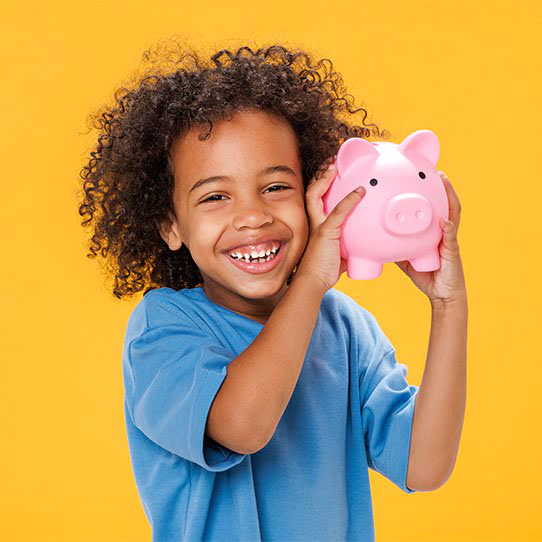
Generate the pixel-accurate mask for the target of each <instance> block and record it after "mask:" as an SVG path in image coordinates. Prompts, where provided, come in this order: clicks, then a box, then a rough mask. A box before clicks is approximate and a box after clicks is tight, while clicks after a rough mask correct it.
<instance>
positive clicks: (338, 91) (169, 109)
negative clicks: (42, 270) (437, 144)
mask: <svg viewBox="0 0 542 542" xmlns="http://www.w3.org/2000/svg"><path fill="white" fill-rule="evenodd" d="M171 43H172V46H171V47H170V46H169V44H168V43H167V42H166V48H165V54H164V55H162V56H160V51H159V48H157V49H156V50H153V48H152V47H151V48H149V49H148V50H146V51H145V52H144V53H143V59H144V61H146V62H149V63H150V66H151V67H150V68H149V69H148V70H147V71H146V72H145V73H144V74H143V76H142V77H139V78H138V79H137V80H136V82H135V84H131V85H123V86H121V87H120V88H119V89H118V90H116V91H115V92H114V97H115V105H113V106H112V107H109V106H107V105H105V106H102V108H101V109H100V110H98V112H96V113H94V114H90V115H89V117H88V119H87V122H88V125H89V126H90V128H95V129H97V130H99V136H98V138H97V144H96V146H95V147H94V149H93V150H92V152H90V158H89V159H88V162H87V163H86V165H85V166H84V167H83V169H82V170H81V171H80V174H79V176H80V179H81V180H82V187H80V192H79V193H78V198H79V202H78V203H79V207H78V210H79V214H80V215H81V216H82V217H85V220H83V221H82V222H81V225H82V226H83V227H90V228H91V229H92V231H91V234H92V236H91V238H90V240H89V245H88V249H89V250H90V252H89V253H88V254H87V257H89V258H96V256H98V255H101V256H102V258H103V259H104V261H105V262H106V264H108V265H107V272H108V274H109V276H112V277H114V284H113V295H114V296H115V297H117V298H119V299H121V298H122V297H124V296H132V295H134V294H136V293H137V292H139V291H141V290H144V293H143V295H145V294H146V293H147V292H148V291H150V290H153V289H155V288H160V287H164V286H168V287H170V288H173V289H175V290H179V289H181V288H194V287H196V286H199V285H201V284H202V283H203V279H202V275H201V273H200V271H199V269H198V267H197V266H196V264H195V262H194V260H193V259H192V257H191V255H190V252H189V250H188V249H187V247H186V246H185V245H183V246H182V247H181V248H180V249H179V250H175V251H172V250H170V249H169V247H168V246H167V244H166V243H165V242H164V240H163V239H162V237H161V235H160V230H159V227H160V224H162V223H164V222H167V221H168V220H169V218H168V217H170V216H175V210H174V206H173V198H172V194H173V188H174V176H173V170H172V155H171V152H172V147H173V144H174V143H175V141H176V140H177V138H178V137H179V136H180V135H181V134H183V133H185V132H186V131H188V130H190V129H191V128H193V127H197V126H201V125H203V126H208V131H207V132H206V133H203V134H202V135H200V137H199V139H200V140H206V139H207V138H208V137H210V134H211V131H212V127H213V122H217V121H220V120H223V119H227V118H231V115H232V114H234V113H236V112H238V111H242V110H246V109H250V108H258V109H260V110H265V111H266V112H269V113H272V114H275V115H279V116H281V117H283V118H284V119H286V120H287V121H288V122H289V123H290V125H291V126H292V128H293V130H294V131H295V133H296V136H297V139H298V142H299V149H300V156H301V166H302V175H303V186H304V190H306V189H307V185H308V183H309V181H310V179H312V178H313V177H315V176H316V178H318V176H319V175H321V173H322V172H323V170H324V169H325V167H326V165H327V163H328V162H329V160H332V159H333V157H334V156H335V155H336V154H337V152H338V149H339V147H340V145H341V144H342V143H343V142H344V141H345V140H346V139H348V138H350V137H364V138H366V139H369V138H370V137H372V136H376V137H378V138H379V139H384V138H388V137H389V134H388V133H387V132H384V133H380V131H379V129H378V126H377V125H375V124H367V125H366V124H364V122H363V126H357V125H351V124H349V123H348V118H344V117H345V115H346V114H348V115H354V114H355V113H357V112H359V111H361V112H363V113H364V117H363V121H365V118H366V117H367V111H366V110H365V109H363V108H357V109H356V108H354V107H353V105H352V104H353V99H352V98H353V97H352V96H351V95H350V94H346V92H345V88H344V83H343V81H342V77H341V75H340V74H339V73H338V72H336V71H334V70H333V64H332V62H331V61H330V60H329V59H327V58H324V59H321V60H318V61H315V60H314V58H313V57H312V56H311V54H310V53H308V52H306V51H303V50H299V49H297V48H290V49H287V48H286V47H284V46H282V45H271V46H269V47H264V48H258V49H257V50H255V51H254V50H252V49H251V48H250V47H247V46H244V47H240V48H239V49H238V50H237V51H235V52H230V51H228V50H226V49H222V50H219V51H218V52H216V53H215V54H212V56H211V57H210V59H206V58H205V59H204V58H202V57H201V55H200V54H198V52H197V51H194V50H193V49H192V48H191V47H187V46H186V45H183V46H181V45H180V44H179V43H178V41H176V40H172V42H171ZM155 57H157V60H158V62H156V63H155V64H156V65H155V66H153V65H152V64H153V59H154V58H155ZM294 274H295V269H294V270H293V272H292V274H291V275H290V277H289V279H288V283H289V282H290V281H291V279H292V277H293V275H294Z"/></svg>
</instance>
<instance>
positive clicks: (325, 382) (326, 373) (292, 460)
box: [80, 46, 466, 542]
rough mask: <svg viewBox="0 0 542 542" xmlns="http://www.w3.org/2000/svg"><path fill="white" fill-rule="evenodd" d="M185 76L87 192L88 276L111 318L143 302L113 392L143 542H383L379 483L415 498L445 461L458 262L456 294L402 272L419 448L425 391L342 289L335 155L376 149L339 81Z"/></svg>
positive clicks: (110, 118) (451, 279)
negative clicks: (420, 348)
mask: <svg viewBox="0 0 542 542" xmlns="http://www.w3.org/2000/svg"><path fill="white" fill-rule="evenodd" d="M226 57H227V58H226ZM187 59H192V60H195V64H196V65H195V67H193V68H192V69H189V68H188V67H187V65H185V66H184V67H181V66H182V62H179V63H178V64H175V70H173V71H172V72H171V73H167V74H158V75H153V76H149V77H147V78H146V79H144V80H143V81H142V82H141V84H140V85H139V86H138V87H137V88H136V89H134V90H126V92H125V93H124V94H123V96H122V97H121V98H120V99H118V107H116V108H114V109H110V110H108V111H107V112H105V113H104V114H103V115H102V119H100V120H101V123H102V129H103V131H104V132H105V133H104V134H103V135H102V136H101V137H100V139H99V146H98V149H97V150H96V152H95V153H93V158H92V160H91V161H90V162H89V165H88V166H87V168H85V170H84V173H83V175H82V177H83V178H84V179H85V184H84V191H85V198H86V199H85V201H84V202H83V203H82V205H81V207H80V213H81V215H83V214H85V213H86V214H89V215H90V218H89V220H87V222H89V221H90V220H94V230H93V231H94V234H93V237H92V245H91V252H92V255H93V256H96V255H97V254H98V253H99V252H100V253H101V254H102V255H107V254H108V253H110V254H112V255H114V259H112V261H113V263H114V266H116V267H115V279H116V280H115V286H114V293H115V295H116V296H117V297H119V298H120V297H123V296H125V295H131V294H134V293H137V292H139V291H141V290H143V289H145V291H144V297H143V298H142V299H141V301H140V302H139V303H138V304H137V306H136V307H135V308H134V310H133V312H132V314H131V316H130V318H129V321H128V326H127V330H126V335H125V342H124V350H123V378H124V385H125V401H124V412H125V420H126V427H127V436H128V442H129V448H130V456H131V462H132V466H133V471H134V476H135V481H136V484H137V488H138V491H139V495H140V498H141V500H142V503H143V507H144V510H145V513H146V516H147V518H148V520H149V522H150V524H151V527H152V539H153V541H159V542H166V541H167V542H170V541H174V540H190V541H196V540H217V541H218V540H221V541H222V540H227V541H237V540H239V541H243V542H247V541H257V540H277V541H284V542H286V541H289V542H290V541H292V542H293V541H341V540H357V541H371V540H374V536H375V535H374V525H373V511H372V503H371V494H370V486H369V476H368V471H367V468H368V467H370V468H371V469H373V470H375V471H378V472H380V473H381V474H383V475H384V476H385V477H387V478H388V479H389V480H391V481H392V482H393V483H394V484H396V485H397V486H398V487H400V488H401V489H402V490H403V491H404V492H406V493H413V492H415V491H417V490H423V491H428V490H431V489H435V488H436V487H437V486H438V485H440V484H442V483H444V481H445V479H446V478H447V476H449V473H450V472H451V468H452V467H453V461H455V454H456V452H457V445H458V440H459V434H460V424H461V422H462V415H463V414H462V401H463V395H462V393H464V391H463V390H464V382H463V381H462V380H461V378H460V376H461V374H462V373H463V372H464V364H463V365H462V364H461V361H462V359H463V358H462V353H463V352H462V350H461V348H462V346H461V345H464V340H465V339H464V337H465V336H466V330H464V322H465V321H466V316H464V313H463V312H462V310H461V309H462V308H463V307H464V306H465V305H464V304H463V301H464V302H465V303H466V295H465V289H464V283H463V281H462V274H461V273H460V265H459V257H458V254H457V255H456V253H455V252H454V253H453V257H452V256H450V257H449V258H448V259H447V260H446V262H443V264H444V265H443V266H442V267H441V272H443V273H445V279H446V280H445V281H444V282H443V281H442V278H441V277H442V276H444V275H440V274H439V273H440V272H435V273H434V274H431V273H421V274H417V273H416V272H415V271H414V270H412V269H411V268H410V269H409V267H408V265H407V264H406V263H405V262H402V263H401V264H400V267H401V268H402V269H403V270H405V272H407V274H408V275H409V276H410V277H411V278H412V280H413V281H414V282H415V283H416V284H417V285H418V286H419V287H420V288H421V289H422V290H423V291H424V292H425V293H427V295H428V296H429V298H430V300H431V303H432V307H433V314H434V320H433V326H434V330H435V331H434V333H435V335H434V336H433V335H432V340H433V343H432V352H431V356H432V357H433V358H435V359H436V358H437V357H438V358H439V359H438V361H436V360H434V361H432V364H433V365H434V366H433V367H432V372H433V374H431V375H428V376H427V377H426V376H425V375H424V379H427V382H424V384H423V386H426V387H427V389H428V391H427V392H426V393H427V396H426V397H423V403H422V405H423V408H422V407H418V408H420V411H419V413H418V408H417V410H416V420H417V424H416V430H417V432H416V434H415V432H414V430H413V418H414V407H415V404H416V403H420V402H421V400H422V395H421V392H422V390H421V389H420V387H418V386H414V385H409V384H408V383H407V381H406V379H405V377H406V374H407V369H406V366H405V365H403V364H399V363H397V360H396V357H395V349H394V347H393V346H392V345H391V343H390V342H389V340H388V339H387V338H386V336H385V335H384V333H383V332H382V330H381V329H380V327H379V325H378V324H377V322H376V320H375V318H374V317H373V316H372V315H371V314H370V313H369V312H368V311H367V310H366V309H364V308H362V307H361V306H360V305H358V303H356V302H355V301H354V300H352V299H351V298H350V297H348V296H347V295H345V294H343V293H341V292H339V291H338V290H335V289H334V288H333V286H334V284H335V283H336V282H337V280H338V279H339V278H340V276H341V274H342V273H343V272H344V271H345V269H346V267H345V263H346V262H345V261H344V260H342V259H341V258H340V249H339V234H340V226H341V224H342V222H343V220H344V218H345V217H346V216H347V214H348V213H349V212H350V211H351V210H352V209H353V208H354V206H355V205H356V204H357V203H358V202H359V201H360V198H362V197H363V190H362V191H361V193H357V192H352V193H351V194H349V195H348V196H346V197H345V198H344V199H343V200H342V202H340V203H339V205H337V207H335V209H334V210H333V212H332V213H331V214H330V215H329V216H328V217H327V218H326V217H325V216H324V215H323V210H322V202H321V200H320V198H321V196H322V195H323V194H324V193H325V192H326V190H327V188H328V187H329V185H330V182H331V180H332V178H333V172H332V171H331V170H328V169H326V166H327V163H328V162H329V161H330V159H332V158H333V157H334V156H335V155H336V152H337V150H338V148H339V146H340V144H341V142H342V141H343V140H344V139H345V138H348V137H353V136H368V135H370V132H369V130H367V129H366V128H360V127H358V126H350V125H348V124H346V123H345V122H343V121H340V120H338V117H339V114H342V113H344V112H346V111H347V112H348V113H354V112H355V111H352V110H351V109H350V107H349V106H348V102H347V100H346V96H345V95H343V94H342V91H341V89H342V87H341V79H340V76H339V75H338V74H337V73H335V72H333V71H331V67H330V71H329V72H325V73H324V75H322V74H320V73H319V72H318V68H320V67H321V66H322V65H323V62H319V63H317V64H316V65H314V64H313V63H312V60H311V58H310V56H309V55H308V54H306V53H304V52H300V51H297V52H291V51H289V50H287V49H285V48H284V47H281V46H273V47H269V48H267V49H259V50H257V51H256V52H253V51H252V50H251V49H249V48H247V47H243V48H241V49H239V50H238V51H237V52H236V53H230V52H229V51H220V52H218V53H216V54H215V55H213V56H212V57H211V59H212V61H213V65H210V64H205V63H204V62H203V61H202V60H201V59H199V58H198V57H197V55H196V54H195V53H193V52H192V53H191V55H188V56H185V57H183V59H182V60H183V61H186V60H187ZM187 64H188V63H187ZM330 66H331V63H330ZM370 126H373V127H374V125H370ZM206 128H209V130H208V131H207V132H206V130H205V129H206ZM377 136H378V137H379V138H381V137H382V135H381V134H380V133H378V132H377ZM309 179H310V180H309ZM362 181H363V180H362V179H360V184H361V182H362ZM365 184H367V183H365ZM367 186H368V185H367ZM447 189H448V190H449V187H448V188H447ZM450 194H452V193H451V192H450ZM451 201H454V202H455V201H456V200H455V199H451ZM97 207H100V210H101V211H102V212H101V216H99V217H98V216H97V215H96V214H95V213H96V209H97ZM451 211H453V209H451ZM451 217H452V218H454V220H456V215H455V214H453V213H451ZM456 221H457V220H456ZM452 226H453V227H454V228H455V229H454V230H453V233H450V232H452V230H448V229H446V227H445V228H444V231H445V245H446V246H444V247H443V250H444V252H445V253H446V254H448V253H447V252H446V251H450V250H451V249H454V250H455V248H456V245H455V244H454V243H455V242H456V239H455V233H456V224H453V225H452ZM446 232H448V233H446ZM441 253H442V252H441ZM450 254H451V252H450ZM256 258H258V261H257V262H252V263H251V262H250V261H247V260H251V259H256ZM429 276H430V277H431V281H429ZM452 307H453V310H452ZM456 308H457V309H456ZM450 315H451V316H450ZM444 323H446V325H443V324H444ZM432 333H433V331H432ZM452 343H453V344H455V345H456V346H453V345H452ZM428 360H429V358H428ZM428 363H429V361H428ZM437 364H438V365H439V366H437ZM452 365H453V368H452ZM444 371H448V372H447V373H445V372H444ZM454 371H455V372H454ZM436 380H439V381H440V382H439V383H436ZM448 380H451V381H452V384H451V385H450V388H449V389H448V388H445V387H444V386H448V384H442V383H441V382H442V381H448ZM423 386H422V387H423ZM437 386H441V388H439V389H437ZM429 390H431V393H430V391H429ZM437 395H438V397H437ZM452 399H453V401H452ZM439 401H447V402H446V403H443V402H442V403H441V402H439ZM451 401H452V402H451ZM441 406H444V407H445V408H440V407H441ZM437 412H438V414H437ZM445 417H446V418H445ZM418 418H419V420H420V421H419V422H418ZM418 425H419V427H418ZM458 428H459V431H458V430H457V429H458ZM411 435H412V446H411ZM415 436H416V440H415V438H414V437H415ZM414 445H416V446H417V449H416V450H415V449H414ZM414 452H416V454H415V455H413V454H414ZM407 480H408V482H409V484H408V485H407Z"/></svg>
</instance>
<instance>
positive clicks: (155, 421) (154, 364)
mask: <svg viewBox="0 0 542 542" xmlns="http://www.w3.org/2000/svg"><path fill="white" fill-rule="evenodd" d="M151 294H153V292H151V293H150V294H147V296H146V297H144V298H143V300H142V302H141V304H140V305H139V306H138V307H136V309H137V310H138V312H139V313H143V314H139V315H134V318H131V322H134V329H130V323H131V322H129V324H128V326H129V327H128V332H127V335H126V339H125V340H129V342H128V343H127V345H126V349H125V356H126V363H125V364H124V367H125V370H126V371H127V372H128V373H129V374H127V375H126V378H125V391H126V394H127V404H128V410H129V413H130V415H131V417H132V420H133V423H134V425H135V426H136V427H137V428H138V429H140V430H141V431H142V432H143V433H144V434H145V435H146V436H147V437H148V438H149V439H151V440H152V441H154V442H155V443H156V444H158V445H159V446H161V447H162V448H164V449H166V450H168V451H169V452H171V453H173V454H175V455H177V456H179V457H182V458H184V459H186V460H188V461H192V462H194V463H196V464H198V465H199V466H201V467H203V468H204V469H206V470H209V471H224V470H226V469H229V468H231V467H233V466H235V465H237V464H239V463H240V462H241V461H242V460H243V459H244V458H245V455H244V454H240V453H237V452H234V451H233V450H230V449H228V448H226V447H224V446H222V445H221V444H220V443H218V442H216V441H214V440H212V439H210V438H208V437H207V436H206V435H205V427H206V424H207V418H208V415H209V411H210V408H211V405H212V402H213V400H214V398H215V396H216V394H217V393H218V390H219V389H220V387H221V385H222V383H223V382H224V380H225V378H226V376H227V365H228V364H229V363H230V362H231V360H232V359H233V358H234V357H235V354H234V353H233V352H232V351H231V350H229V349H228V348H225V347H224V346H222V345H221V344H219V343H218V341H217V340H216V339H215V338H214V337H213V336H211V335H210V334H209V333H208V332H205V331H204V330H203V329H200V328H199V327H198V326H197V325H196V324H195V323H194V322H192V321H191V320H190V319H189V318H188V317H187V315H186V314H185V313H184V311H182V310H181V309H180V308H178V307H176V306H175V305H174V304H172V303H171V302H170V300H167V299H162V298H161V297H160V296H159V295H158V294H156V295H154V294H153V295H152V296H151ZM134 312H135V311H134ZM138 321H140V322H141V321H143V324H142V325H141V324H140V325H139V329H138V330H136V331H134V330H135V328H136V327H138V326H137V325H136V324H135V322H138Z"/></svg>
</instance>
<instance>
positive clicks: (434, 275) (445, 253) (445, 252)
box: [395, 171, 467, 305]
mask: <svg viewBox="0 0 542 542" xmlns="http://www.w3.org/2000/svg"><path fill="white" fill-rule="evenodd" d="M439 174H440V177H441V179H442V182H443V184H444V188H445V189H446V194H447V196H448V202H449V213H448V216H449V220H448V221H446V220H445V219H444V218H441V219H440V227H441V228H442V230H443V236H442V240H441V242H440V244H439V253H440V269H438V270H437V271H427V272H420V271H416V270H415V269H414V268H413V267H412V266H411V265H410V263H409V262H408V261H402V262H395V263H396V264H397V265H398V266H399V267H400V268H401V270H402V271H403V272H404V273H405V274H406V275H408V276H409V277H410V279H411V280H412V282H414V284H415V285H416V286H417V287H418V288H419V289H420V290H421V291H422V292H423V293H424V294H426V295H427V296H428V297H429V300H430V301H431V304H433V305H434V304H443V303H447V302H453V301H456V300H461V301H465V300H466V299H467V292H466V287H465V277H464V276H463V266H462V263H461V257H460V255H459V244H458V242H457V230H458V228H459V218H460V215H461V203H460V202H459V198H458V197H457V194H456V192H455V190H454V187H453V186H452V183H451V182H450V181H449V180H448V178H447V177H446V175H445V174H444V173H443V172H442V171H439Z"/></svg>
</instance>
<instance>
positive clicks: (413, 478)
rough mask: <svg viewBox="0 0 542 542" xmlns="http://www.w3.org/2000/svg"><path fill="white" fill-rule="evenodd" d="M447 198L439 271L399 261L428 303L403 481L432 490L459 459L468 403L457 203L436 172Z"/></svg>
mask: <svg viewBox="0 0 542 542" xmlns="http://www.w3.org/2000/svg"><path fill="white" fill-rule="evenodd" d="M439 174H440V176H441V179H442V183H443V185H444V188H445V190H446V193H447V197H448V202H449V220H445V219H444V218H442V219H441V220H440V225H441V228H442V230H443V236H442V241H441V244H440V246H439V252H440V256H441V260H440V269H438V270H437V271H433V272H427V273H424V272H419V271H416V270H414V269H413V267H412V266H411V265H410V264H409V263H408V262H398V264H397V265H399V267H400V268H401V269H402V270H403V271H404V272H405V273H406V274H407V275H408V276H409V277H410V278H411V279H412V281H413V282H414V284H415V285H416V286H417V287H418V288H419V289H420V290H421V291H422V292H424V293H425V294H426V295H427V296H428V298H429V300H430V301H431V307H432V318H431V335H430V338H429V347H428V352H427V360H426V366H425V370H424V374H423V378H422V383H421V384H420V389H419V390H418V398H417V400H416V406H415V409H414V416H413V420H412V437H411V447H410V456H409V466H408V473H407V485H408V486H409V487H412V488H416V487H418V488H428V489H436V488H438V487H440V486H441V485H442V484H444V483H445V482H446V481H447V480H448V478H449V477H450V475H451V473H452V470H453V468H454V465H455V460H456V458H457V452H458V448H459V440H460V438H461V430H462V428H463V418H464V415H465V403H466V395H467V391H466V385H467V375H466V365H467V320H468V307H467V290H466V285H465V276H464V273H463V264H462V261H461V256H460V250H459V243H458V240H457V232H458V228H459V222H460V217H461V203H460V201H459V198H458V196H457V193H456V192H455V189H454V187H453V186H452V183H451V182H450V180H449V179H448V178H447V177H446V175H445V174H444V173H443V172H442V171H439Z"/></svg>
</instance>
